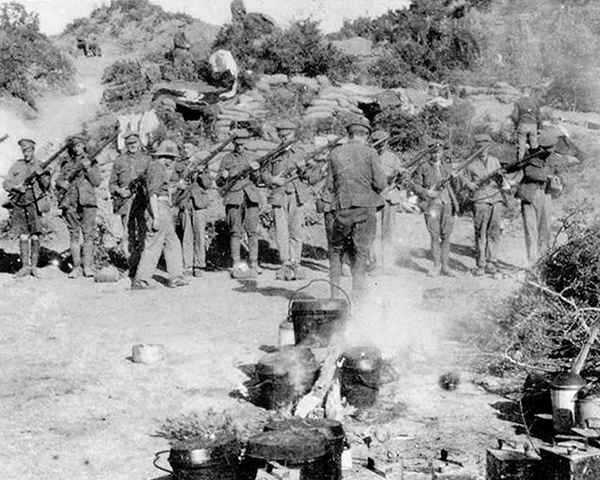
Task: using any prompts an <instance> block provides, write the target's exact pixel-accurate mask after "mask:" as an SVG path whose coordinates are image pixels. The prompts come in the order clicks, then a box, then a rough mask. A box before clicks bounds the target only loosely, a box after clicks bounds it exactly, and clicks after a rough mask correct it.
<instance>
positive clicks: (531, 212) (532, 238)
mask: <svg viewBox="0 0 600 480" xmlns="http://www.w3.org/2000/svg"><path fill="white" fill-rule="evenodd" d="M521 216H522V217H523V231H524V233H525V247H526V249H527V261H528V262H529V266H530V267H532V266H533V265H534V263H535V262H536V261H537V259H538V218H537V213H536V208H535V206H534V205H533V204H532V203H529V202H521Z"/></svg>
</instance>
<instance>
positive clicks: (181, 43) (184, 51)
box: [172, 22, 192, 67]
mask: <svg viewBox="0 0 600 480" xmlns="http://www.w3.org/2000/svg"><path fill="white" fill-rule="evenodd" d="M190 48H192V44H191V43H190V42H189V41H188V39H187V37H186V35H185V23H183V22H180V23H179V25H178V28H177V32H175V35H173V50H172V55H173V64H174V65H175V66H177V67H178V66H181V64H182V63H184V62H185V61H186V60H187V59H188V58H189V55H190Z"/></svg>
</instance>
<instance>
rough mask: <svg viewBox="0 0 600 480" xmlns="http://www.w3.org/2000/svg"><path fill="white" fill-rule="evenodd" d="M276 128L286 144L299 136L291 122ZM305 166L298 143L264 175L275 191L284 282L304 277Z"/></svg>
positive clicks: (272, 199)
mask: <svg viewBox="0 0 600 480" xmlns="http://www.w3.org/2000/svg"><path fill="white" fill-rule="evenodd" d="M276 128H277V133H278V135H279V138H280V140H281V143H282V144H284V143H286V142H290V141H291V140H293V139H294V138H295V136H296V126H295V125H294V124H293V123H292V122H290V121H288V120H284V121H282V122H280V123H279V124H278V125H277V127H276ZM304 167H305V165H304V162H303V159H302V150H301V148H300V147H298V146H297V145H295V144H294V145H291V146H289V147H288V149H287V151H286V152H284V153H283V154H281V155H279V156H278V157H277V158H276V159H274V160H273V161H272V162H270V163H269V165H268V167H267V168H266V169H265V172H264V173H263V180H264V182H265V184H266V185H267V186H268V187H270V189H271V191H270V194H269V198H268V202H269V204H270V205H272V206H273V213H274V216H275V232H276V236H277V246H278V248H279V259H280V261H281V264H282V268H281V270H280V271H279V272H278V273H277V275H276V278H278V279H280V280H294V279H298V278H299V277H301V276H302V272H301V269H300V256H301V254H302V243H303V233H302V231H303V228H304V211H303V209H302V208H303V205H304V204H305V203H306V202H307V200H308V186H307V184H306V183H305V181H303V175H302V172H303V171H304ZM299 173H300V174H299ZM289 177H292V178H291V179H290V178H289Z"/></svg>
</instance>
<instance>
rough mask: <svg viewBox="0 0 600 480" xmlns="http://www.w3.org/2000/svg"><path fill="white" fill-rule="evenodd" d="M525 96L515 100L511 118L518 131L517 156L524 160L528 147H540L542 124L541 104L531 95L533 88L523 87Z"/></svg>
mask: <svg viewBox="0 0 600 480" xmlns="http://www.w3.org/2000/svg"><path fill="white" fill-rule="evenodd" d="M523 93H524V96H523V97H521V98H520V99H519V100H517V101H516V102H515V105H514V107H513V111H512V113H511V119H512V121H513V122H514V124H515V129H516V133H517V156H518V160H522V159H523V157H524V156H525V152H526V151H527V148H528V146H529V148H532V149H536V148H538V131H539V128H540V126H541V118H540V106H539V104H538V102H537V101H536V100H535V98H533V97H532V95H531V88H530V87H526V88H524V89H523Z"/></svg>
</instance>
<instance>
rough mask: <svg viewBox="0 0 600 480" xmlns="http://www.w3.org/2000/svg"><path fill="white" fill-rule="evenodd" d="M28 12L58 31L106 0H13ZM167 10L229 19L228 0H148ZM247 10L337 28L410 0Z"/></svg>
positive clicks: (274, 3) (337, 0)
mask: <svg viewBox="0 0 600 480" xmlns="http://www.w3.org/2000/svg"><path fill="white" fill-rule="evenodd" d="M17 1H18V2H19V3H21V4H22V5H24V6H25V8H27V10H28V11H33V12H36V13H38V14H39V16H40V28H41V30H42V32H43V33H46V34H48V35H54V34H57V33H60V32H61V31H62V30H63V28H64V27H65V26H66V25H67V24H68V23H69V22H70V21H72V20H73V19H75V18H78V17H86V16H87V15H89V13H90V12H91V11H92V10H93V9H94V8H96V7H98V6H101V5H103V4H108V3H109V1H108V0H104V1H103V0H17ZM150 1H151V2H152V3H154V4H157V5H160V6H162V7H163V8H164V9H165V10H167V11H171V12H177V11H179V12H184V13H187V14H189V15H191V16H193V17H195V18H198V19H200V20H203V21H205V22H208V23H212V24H215V25H222V24H223V23H226V22H228V21H229V20H230V18H231V17H230V11H229V4H230V0H150ZM0 3H4V2H0ZM244 3H245V5H246V9H247V10H248V11H249V12H261V13H266V14H267V15H270V16H271V17H273V18H274V19H275V20H276V21H277V22H278V23H279V24H280V25H281V26H286V25H287V24H288V23H289V22H290V21H292V20H298V19H305V18H312V19H314V20H319V21H320V22H321V29H322V30H323V31H324V32H334V31H337V30H339V28H340V27H341V26H342V23H343V21H344V19H345V18H348V19H353V18H356V17H359V16H370V17H376V16H378V15H381V14H383V13H385V12H387V11H388V10H394V9H397V8H402V7H404V6H406V5H408V4H409V3H410V0H244Z"/></svg>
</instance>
